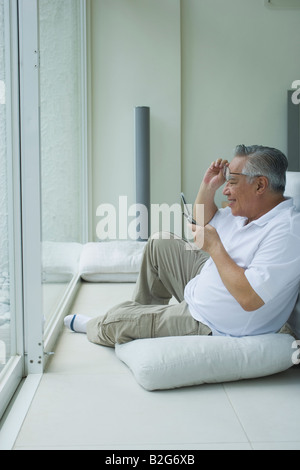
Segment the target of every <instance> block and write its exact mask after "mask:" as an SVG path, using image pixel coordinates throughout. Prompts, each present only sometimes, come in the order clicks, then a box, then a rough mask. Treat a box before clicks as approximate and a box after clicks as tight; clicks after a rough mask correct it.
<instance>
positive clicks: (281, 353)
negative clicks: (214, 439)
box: [115, 334, 297, 390]
mask: <svg viewBox="0 0 300 470" xmlns="http://www.w3.org/2000/svg"><path fill="white" fill-rule="evenodd" d="M115 351H116V355H117V357H118V358H119V359H120V360H121V361H123V362H124V363H125V364H126V365H127V366H128V367H129V368H130V369H131V371H132V373H133V375H134V377H135V379H136V380H137V382H138V383H139V384H140V385H141V386H142V387H143V388H145V389H146V390H162V389H171V388H178V387H186V386H191V385H200V384H204V383H216V382H228V381H234V380H241V379H250V378H254V377H262V376H266V375H271V374H275V373H278V372H282V371H284V370H286V369H288V368H290V367H291V366H293V365H294V364H295V355H296V356H297V344H296V341H295V339H294V338H293V337H292V336H290V335H288V334H266V335H260V336H245V337H242V338H233V337H228V336H176V337H173V336H172V337H164V338H149V339H138V340H134V341H131V342H129V343H126V344H117V345H116V348H115Z"/></svg>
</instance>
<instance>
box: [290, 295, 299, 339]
mask: <svg viewBox="0 0 300 470" xmlns="http://www.w3.org/2000/svg"><path fill="white" fill-rule="evenodd" d="M288 324H289V326H290V327H291V329H292V331H293V333H294V334H295V336H296V338H297V339H300V289H299V294H298V299H297V302H296V305H295V307H294V310H293V311H292V314H291V316H290V318H289V321H288Z"/></svg>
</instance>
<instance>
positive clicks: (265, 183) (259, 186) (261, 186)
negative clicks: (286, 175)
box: [256, 176, 269, 194]
mask: <svg viewBox="0 0 300 470" xmlns="http://www.w3.org/2000/svg"><path fill="white" fill-rule="evenodd" d="M268 187H269V180H268V178H267V177H266V176H258V177H257V180H256V192H257V193H258V194H263V193H264V192H265V191H266V189H267V188H268Z"/></svg>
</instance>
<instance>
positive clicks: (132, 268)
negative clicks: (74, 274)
mask: <svg viewBox="0 0 300 470" xmlns="http://www.w3.org/2000/svg"><path fill="white" fill-rule="evenodd" d="M145 245H146V242H136V241H113V242H95V243H87V244H86V245H84V247H83V250H82V253H81V257H80V263H79V273H80V275H81V277H82V279H84V280H85V281H88V282H135V281H136V279H137V276H138V273H139V270H140V266H141V262H142V256H143V251H144V248H145Z"/></svg>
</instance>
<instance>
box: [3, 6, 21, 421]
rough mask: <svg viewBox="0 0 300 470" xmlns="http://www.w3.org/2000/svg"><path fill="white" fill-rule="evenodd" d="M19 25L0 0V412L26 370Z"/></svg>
mask: <svg viewBox="0 0 300 470" xmlns="http://www.w3.org/2000/svg"><path fill="white" fill-rule="evenodd" d="M17 30H18V25H17V4H16V1H15V0H0V418H1V416H2V414H3V412H4V410H5V407H6V406H7V404H8V402H9V400H10V398H11V396H12V394H13V393H14V391H15V389H16V388H17V386H18V385H19V383H20V381H21V378H22V375H23V370H24V348H23V334H22V333H23V305H22V263H21V210H20V154H19V84H18V76H19V74H18V34H17Z"/></svg>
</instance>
